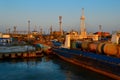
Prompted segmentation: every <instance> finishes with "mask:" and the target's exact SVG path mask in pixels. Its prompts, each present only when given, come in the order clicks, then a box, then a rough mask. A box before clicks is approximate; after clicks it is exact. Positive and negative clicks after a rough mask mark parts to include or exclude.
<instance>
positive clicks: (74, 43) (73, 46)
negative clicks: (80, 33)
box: [70, 41, 76, 49]
mask: <svg viewBox="0 0 120 80" xmlns="http://www.w3.org/2000/svg"><path fill="white" fill-rule="evenodd" d="M70 48H72V49H75V48H76V42H75V41H72V42H71V47H70Z"/></svg>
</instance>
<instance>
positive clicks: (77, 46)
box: [76, 41, 82, 49]
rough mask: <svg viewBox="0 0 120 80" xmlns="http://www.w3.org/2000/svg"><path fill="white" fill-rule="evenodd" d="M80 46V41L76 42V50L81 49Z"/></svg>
mask: <svg viewBox="0 0 120 80" xmlns="http://www.w3.org/2000/svg"><path fill="white" fill-rule="evenodd" d="M81 45H82V42H81V41H79V42H76V48H79V49H81Z"/></svg>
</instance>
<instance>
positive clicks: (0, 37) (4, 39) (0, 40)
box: [0, 33, 12, 45]
mask: <svg viewBox="0 0 120 80" xmlns="http://www.w3.org/2000/svg"><path fill="white" fill-rule="evenodd" d="M11 42H12V38H11V36H10V35H9V34H2V33H0V45H7V44H10V43H11Z"/></svg>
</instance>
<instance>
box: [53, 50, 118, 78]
mask: <svg viewBox="0 0 120 80" xmlns="http://www.w3.org/2000/svg"><path fill="white" fill-rule="evenodd" d="M53 52H54V53H55V55H57V56H58V57H59V58H61V59H63V60H65V61H67V62H70V63H73V64H75V65H78V66H81V67H84V68H86V69H89V70H91V71H94V72H97V73H100V74H102V75H105V76H108V77H111V78H113V79H120V73H119V72H120V64H119V61H120V60H119V59H117V58H114V59H113V62H110V61H111V60H110V61H109V60H107V59H111V57H108V58H107V57H106V56H102V55H97V54H92V53H90V54H89V53H88V52H87V53H86V52H83V51H80V50H70V49H64V48H61V49H60V48H57V49H53ZM83 53H84V54H83ZM88 54H89V55H88ZM91 55H92V56H91ZM93 56H94V57H93ZM98 56H99V57H100V58H98ZM103 58H106V60H105V59H104V60H102V59H103ZM115 60H116V61H115Z"/></svg>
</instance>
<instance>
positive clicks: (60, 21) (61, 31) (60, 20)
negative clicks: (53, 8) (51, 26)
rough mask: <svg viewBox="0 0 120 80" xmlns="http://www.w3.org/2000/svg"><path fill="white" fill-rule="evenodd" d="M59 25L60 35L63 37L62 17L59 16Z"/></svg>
mask: <svg viewBox="0 0 120 80" xmlns="http://www.w3.org/2000/svg"><path fill="white" fill-rule="evenodd" d="M59 25H60V33H61V35H63V30H62V16H59Z"/></svg>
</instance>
